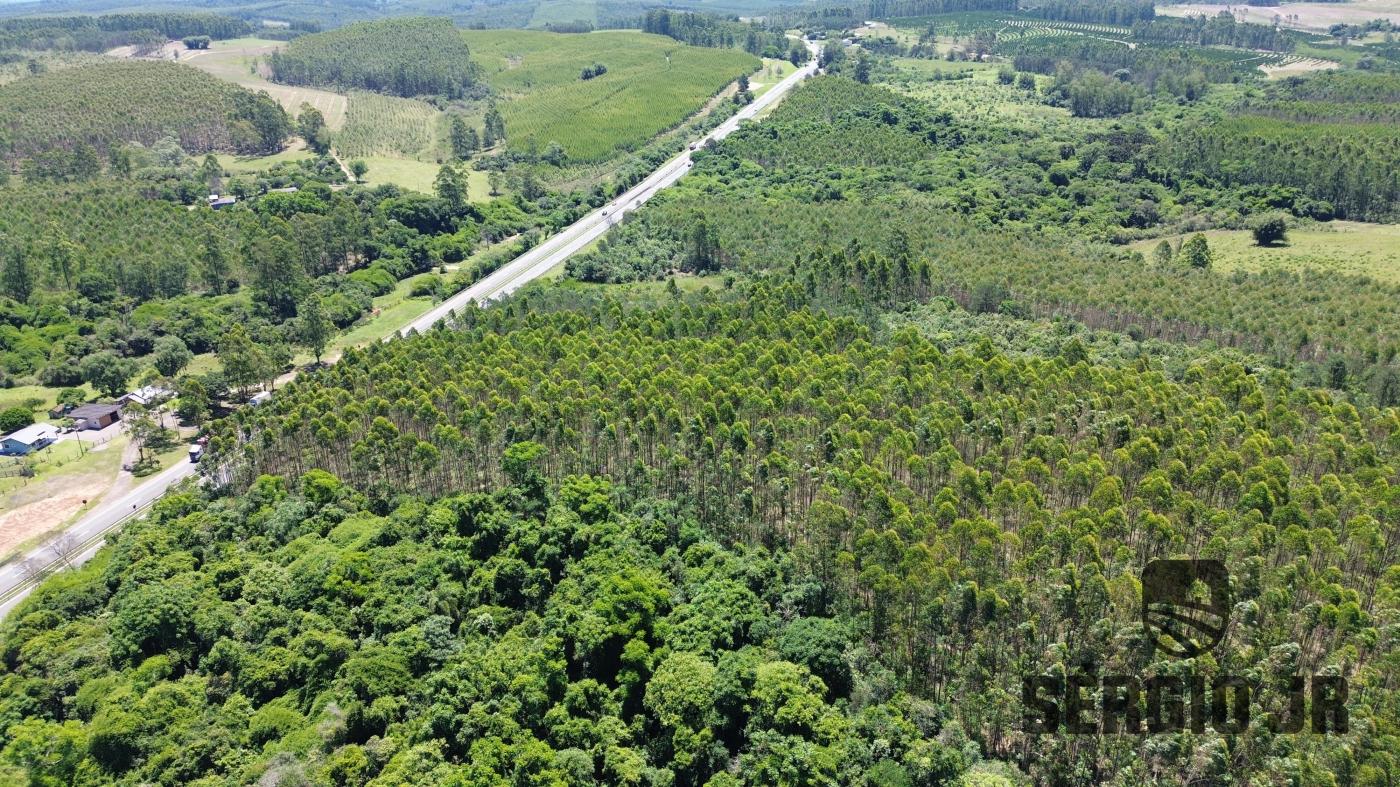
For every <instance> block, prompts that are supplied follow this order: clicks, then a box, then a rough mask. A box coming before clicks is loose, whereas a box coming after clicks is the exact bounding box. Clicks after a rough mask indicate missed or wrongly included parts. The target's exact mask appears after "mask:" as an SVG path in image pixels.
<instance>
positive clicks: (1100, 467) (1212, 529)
mask: <svg viewBox="0 0 1400 787" xmlns="http://www.w3.org/2000/svg"><path fill="white" fill-rule="evenodd" d="M805 300H806V298H805V296H804V295H802V293H801V291H800V290H799V289H798V288H795V287H792V286H790V285H783V284H775V285H772V286H769V285H756V286H755V287H754V288H753V289H751V290H747V291H745V292H744V293H742V295H741V297H738V298H736V299H734V300H732V301H729V300H727V299H721V300H720V301H719V302H707V301H706V300H705V299H704V298H702V299H701V300H700V301H697V302H685V303H672V304H671V305H666V306H660V307H656V308H651V309H636V308H627V307H624V306H622V305H620V304H618V303H617V302H615V301H612V300H610V299H608V300H599V301H580V300H578V299H576V298H562V299H561V298H560V297H558V296H547V295H543V294H542V295H536V296H534V297H531V298H528V299H526V300H523V301H520V302H516V303H513V304H511V305H508V306H505V307H502V308H499V309H495V310H492V311H487V312H475V311H473V312H469V313H467V314H465V315H461V316H460V317H459V322H460V323H461V325H462V328H461V330H460V331H447V332H433V333H430V334H428V335H426V336H423V337H419V338H416V339H413V340H411V341H408V342H403V343H397V344H391V345H383V346H378V345H377V346H375V347H373V348H371V349H369V350H366V351H363V352H356V353H354V354H353V355H349V356H347V357H346V358H345V359H344V360H343V361H342V362H341V363H340V364H337V365H336V366H335V367H333V368H332V369H329V370H326V371H324V372H322V373H321V374H319V375H317V376H316V378H315V379H314V380H306V381H299V382H296V383H294V384H292V385H291V386H289V387H287V388H285V389H284V390H283V391H282V392H281V393H280V394H279V395H278V397H277V398H276V399H275V400H274V401H273V403H271V404H270V405H268V406H265V407H263V408H259V409H257V410H252V411H246V412H244V413H240V414H239V416H237V417H235V418H233V419H230V420H227V421H223V422H220V423H219V424H218V425H217V428H216V431H215V438H214V440H213V441H212V443H211V450H212V451H214V452H215V458H216V461H220V462H222V464H221V466H222V467H224V468H225V471H226V472H227V473H228V474H229V479H230V481H231V483H232V484H233V485H234V488H237V489H242V488H245V486H246V485H247V484H249V483H252V482H253V480H254V479H255V478H256V477H257V476H259V475H261V474H265V473H271V474H276V475H282V476H285V477H288V478H295V477H297V476H299V475H301V474H303V473H306V472H309V471H311V470H313V469H323V470H326V471H329V472H331V473H333V474H335V475H336V476H338V477H340V478H343V479H345V480H346V481H347V482H348V483H349V484H350V485H351V486H354V487H356V488H358V489H362V490H364V491H365V492H366V493H367V494H368V495H369V497H370V499H371V500H380V501H384V502H383V503H381V505H385V504H388V502H389V501H391V500H393V499H394V498H395V495H399V494H401V493H403V492H405V491H413V492H416V493H418V494H423V495H427V496H436V495H439V494H444V493H447V492H449V491H452V490H463V489H466V490H482V491H487V490H490V489H492V488H495V487H497V486H498V485H500V484H501V483H507V482H509V480H510V478H511V476H510V471H509V470H508V468H509V467H510V466H511V462H512V461H513V457H515V456H516V453H515V452H516V451H517V450H518V449H512V448H511V446H512V445H513V444H516V443H519V442H520V441H532V442H535V443H538V444H539V445H540V446H542V450H540V451H539V453H538V458H537V460H536V461H537V462H538V466H539V468H540V471H541V472H542V473H543V474H544V475H545V476H546V477H547V478H565V477H567V476H570V475H576V474H591V475H602V476H607V477H610V478H613V479H614V482H615V483H616V484H618V485H619V486H625V487H626V488H628V489H630V490H634V492H633V493H634V494H640V495H643V496H646V495H651V494H655V495H658V496H660V497H663V498H666V499H669V500H672V501H677V502H679V503H681V504H682V505H683V506H685V507H686V510H688V511H691V512H693V515H694V516H695V517H696V518H697V520H698V522H699V523H700V524H701V525H703V526H705V527H707V528H708V529H710V530H711V532H716V533H720V534H723V536H724V538H725V539H727V540H730V541H734V542H739V543H746V544H761V545H767V546H769V547H775V548H777V549H778V550H780V551H787V550H792V554H793V559H794V560H795V561H796V562H797V565H798V566H799V567H800V568H801V571H802V573H803V574H804V575H806V576H810V577H811V578H812V579H813V581H815V582H816V583H817V585H818V587H820V588H821V590H820V591H819V592H820V593H821V594H823V595H824V596H825V597H826V598H829V600H830V603H831V604H832V607H833V609H835V610H838V611H839V612H840V613H841V615H842V616H843V617H849V618H851V619H853V620H855V621H858V622H859V626H860V627H861V629H860V630H861V632H862V634H863V636H864V637H865V638H866V639H865V641H866V647H868V648H869V649H870V650H871V652H872V656H873V658H875V659H876V661H877V662H878V663H879V664H880V665H881V667H883V668H884V669H888V670H889V671H890V679H891V680H894V681H896V685H898V686H903V687H906V688H909V689H911V690H914V691H916V692H917V693H918V694H919V695H920V696H923V697H926V698H929V699H931V700H932V701H933V702H935V703H938V704H940V705H943V706H945V707H946V708H947V713H948V714H949V719H950V721H951V720H956V722H957V723H958V725H959V727H960V728H961V729H963V730H966V731H968V733H969V734H970V735H972V736H974V737H975V738H976V739H977V740H978V743H979V746H980V748H981V750H982V751H984V752H989V753H992V754H993V755H994V756H996V757H999V758H1005V759H1018V758H1019V759H1022V761H1023V762H1026V763H1027V764H1028V765H1029V767H1030V768H1031V769H1032V773H1033V774H1034V775H1038V776H1040V777H1042V778H1045V779H1047V780H1051V781H1053V780H1055V779H1054V776H1053V775H1054V774H1061V775H1064V774H1067V773H1069V772H1071V771H1072V770H1073V769H1074V768H1076V767H1078V768H1087V769H1088V773H1098V774H1100V775H1101V776H1106V774H1107V773H1108V771H1110V770H1115V769H1123V768H1129V769H1132V772H1133V773H1135V774H1138V777H1139V778H1140V779H1142V780H1147V779H1153V780H1158V781H1161V782H1167V783H1178V782H1179V783H1187V782H1189V781H1191V780H1193V779H1198V778H1201V779H1208V780H1209V779H1221V778H1224V777H1225V773H1226V772H1233V773H1234V774H1235V775H1236V777H1239V776H1242V775H1243V774H1245V773H1254V774H1256V775H1258V774H1260V773H1280V772H1291V771H1292V769H1296V768H1304V769H1306V768H1319V769H1331V768H1339V767H1353V768H1356V767H1362V766H1363V765H1364V766H1366V767H1372V768H1386V767H1390V765H1391V763H1390V762H1389V759H1388V758H1389V757H1391V756H1393V744H1394V741H1393V738H1387V737H1386V736H1387V735H1392V734H1393V732H1390V731H1387V730H1391V731H1393V721H1392V720H1391V719H1390V718H1389V714H1391V713H1393V709H1394V705H1393V702H1392V700H1390V699H1383V698H1385V697H1388V695H1389V692H1392V691H1394V687H1393V685H1392V684H1391V682H1390V681H1389V679H1388V678H1387V677H1385V676H1386V674H1387V671H1388V670H1390V669H1392V668H1393V666H1394V660H1395V652H1394V642H1393V640H1392V639H1390V638H1388V637H1386V636H1384V635H1382V634H1381V633H1380V632H1381V630H1382V629H1383V628H1384V627H1385V626H1386V625H1387V622H1388V621H1389V620H1391V619H1392V618H1393V616H1394V614H1395V608H1394V605H1395V602H1396V596H1395V590H1396V589H1395V588H1394V587H1393V583H1392V582H1391V581H1390V580H1389V579H1386V578H1385V570H1386V567H1387V566H1389V565H1390V564H1392V563H1393V562H1394V559H1395V556H1396V550H1397V549H1400V543H1397V538H1396V532H1395V524H1396V516H1397V514H1398V513H1400V510H1398V509H1397V505H1400V497H1397V493H1396V491H1395V489H1396V486H1395V484H1396V481H1397V475H1396V468H1397V465H1396V456H1397V452H1400V420H1397V418H1396V411H1395V410H1394V409H1390V410H1383V411H1377V410H1374V409H1358V408H1356V407H1354V406H1353V405H1351V404H1348V403H1345V402H1340V401H1336V400H1333V399H1332V398H1330V397H1329V396H1327V395H1325V394H1322V393H1318V392H1311V391H1307V390H1304V389H1295V388H1293V387H1292V386H1291V385H1290V384H1289V383H1288V382H1287V381H1286V376H1283V375H1278V374H1274V373H1269V372H1263V371H1253V372H1251V371H1250V370H1248V369H1246V368H1244V367H1242V366H1240V365H1238V364H1231V363H1226V362H1216V361H1213V360H1207V361H1205V362H1202V363H1200V364H1199V365H1195V366H1193V367H1192V368H1191V369H1190V370H1189V371H1187V373H1186V374H1185V376H1184V378H1183V379H1181V380H1179V381H1171V380H1168V379H1166V378H1164V376H1163V375H1162V374H1161V373H1160V372H1158V371H1155V370H1153V369H1152V368H1151V367H1152V363H1151V361H1150V360H1146V362H1145V363H1141V364H1137V365H1124V366H1120V367H1107V366H1097V367H1091V366H1089V365H1088V364H1087V363H1085V362H1084V360H1083V356H1082V353H1083V352H1084V350H1083V347H1082V346H1079V348H1078V349H1077V350H1076V349H1074V347H1075V343H1073V342H1071V343H1069V344H1066V345H1065V346H1064V348H1063V350H1062V353H1061V355H1060V356H1059V357H1055V358H1049V359H1043V358H1042V359H1035V358H1031V359H1027V358H1017V357H1014V356H1007V355H1003V354H1001V353H998V352H996V351H994V350H990V349H987V350H985V351H971V352H970V351H968V350H962V349H960V350H955V351H952V352H949V353H944V352H941V351H940V350H939V349H938V347H937V346H936V345H935V344H933V343H932V342H930V341H929V340H927V339H925V338H923V337H921V336H919V335H918V334H916V333H915V332H913V331H910V330H903V331H901V332H899V333H897V334H894V335H877V334H872V333H871V332H870V331H869V330H868V329H866V328H863V327H861V326H860V325H859V324H858V323H857V322H855V321H852V320H849V319H845V318H837V317H833V316H827V315H823V314H821V313H818V312H812V311H809V310H807V309H806V308H804V302H805ZM254 489H256V485H255V486H254ZM1174 553H1189V554H1201V555H1208V556H1215V557H1219V558H1222V559H1225V560H1228V561H1229V562H1230V563H1231V565H1233V566H1238V569H1237V570H1238V571H1239V572H1240V576H1241V581H1246V580H1244V579H1243V578H1244V577H1249V579H1248V580H1247V585H1246V586H1245V587H1243V588H1241V591H1240V592H1241V593H1242V594H1243V595H1242V597H1241V598H1240V599H1239V600H1240V601H1241V602H1243V603H1246V604H1247V605H1249V606H1250V608H1251V609H1255V610H1257V614H1253V615H1248V616H1246V618H1245V620H1244V621H1242V622H1241V623H1240V624H1239V626H1240V628H1239V630H1238V631H1236V632H1235V635H1234V636H1236V637H1238V638H1237V639H1234V640H1232V647H1231V648H1229V649H1227V650H1224V651H1222V655H1221V656H1220V658H1221V663H1220V664H1219V665H1218V666H1219V668H1220V669H1221V670H1228V671H1231V672H1237V671H1243V672H1245V673H1248V674H1251V675H1255V676H1257V677H1258V678H1259V679H1261V680H1272V679H1273V678H1274V677H1275V676H1277V675H1281V674H1292V672H1293V671H1294V669H1295V668H1296V669H1298V670H1301V671H1304V672H1312V671H1316V670H1320V669H1325V668H1329V667H1330V668H1334V669H1342V670H1346V671H1347V673H1346V674H1347V675H1348V676H1349V678H1350V679H1351V680H1352V686H1353V691H1357V690H1358V689H1360V690H1361V691H1360V692H1359V694H1357V695H1354V696H1359V697H1369V698H1370V700H1373V701H1374V704H1372V703H1371V702H1370V701H1364V702H1363V703H1361V704H1358V705H1357V706H1356V709H1355V710H1354V711H1353V713H1354V714H1359V715H1355V716H1353V718H1354V719H1356V720H1357V721H1358V722H1359V721H1360V719H1361V717H1362V715H1364V714H1371V713H1375V714H1383V715H1382V716H1378V717H1376V721H1375V723H1374V724H1371V723H1357V724H1355V725H1354V726H1353V730H1356V731H1357V735H1358V736H1359V737H1354V738H1349V739H1348V740H1347V744H1346V745H1342V742H1341V741H1340V740H1336V739H1325V738H1320V737H1319V738H1313V739H1309V740H1308V742H1307V746H1306V748H1304V749H1301V750H1298V751H1295V752H1294V753H1293V754H1290V753H1289V751H1288V748H1287V746H1288V745H1291V744H1283V743H1282V742H1276V741H1271V740H1270V739H1269V738H1268V736H1267V734H1266V733H1264V732H1263V731H1262V729H1261V730H1260V731H1259V733H1258V735H1257V737H1256V735H1255V734H1253V733H1249V734H1246V735H1244V736H1241V737H1240V738H1238V739H1235V740H1234V741H1233V742H1230V743H1229V744H1227V743H1226V741H1224V740H1220V741H1219V742H1218V745H1222V746H1223V745H1229V746H1230V747H1231V750H1232V751H1233V752H1234V755H1233V756H1232V757H1230V758H1221V759H1220V760H1219V761H1207V762H1206V763H1202V762H1200V761H1193V758H1192V757H1191V752H1192V751H1193V748H1194V747H1201V746H1204V747H1206V748H1210V747H1211V746H1212V745H1217V744H1212V743H1210V742H1209V741H1206V740H1197V741H1195V742H1193V743H1190V744H1187V742H1186V741H1185V740H1181V741H1179V742H1178V743H1179V744H1180V745H1179V746H1178V747H1177V748H1175V749H1166V750H1164V751H1161V752H1159V753H1158V755H1157V756H1156V757H1154V758H1151V759H1147V760H1137V759H1136V758H1135V757H1133V756H1131V755H1132V754H1133V750H1134V748H1135V744H1133V743H1132V742H1130V741H1119V742H1107V743H1104V744H1102V745H1101V746H1100V747H1097V748H1096V747H1095V746H1094V745H1093V744H1092V743H1088V742H1086V743H1087V744H1088V745H1085V746H1080V747H1076V748H1075V749H1074V750H1064V749H1062V748H1060V747H1057V746H1055V745H1054V744H1053V743H1052V742H1050V741H1048V740H1045V741H1040V742H1037V740H1036V739H1033V738H1026V737H1024V736H1022V735H1020V734H1019V733H1018V729H1019V723H1020V709H1019V708H1018V707H1017V706H1016V704H1015V700H1014V699H1013V698H1014V697H1016V696H1017V692H1018V691H1019V677H1018V676H1020V675H1023V674H1030V673H1036V674H1038V673H1040V672H1041V671H1044V670H1050V671H1056V670H1062V669H1065V668H1066V665H1067V664H1068V663H1069V660H1073V659H1085V660H1088V661H1092V662H1095V663H1099V664H1105V665H1115V666H1116V667H1118V668H1120V669H1130V670H1133V671H1138V670H1142V669H1146V668H1149V667H1150V664H1151V656H1150V647H1147V648H1144V647H1143V645H1142V644H1141V639H1140V634H1139V633H1138V632H1140V629H1138V628H1136V627H1137V626H1138V623H1137V620H1138V617H1137V615H1138V610H1137V606H1136V605H1137V603H1138V602H1137V600H1136V599H1137V597H1136V593H1135V587H1134V584H1133V577H1135V575H1136V574H1137V572H1138V570H1139V569H1140V567H1141V564H1142V562H1143V561H1145V560H1147V559H1150V558H1152V557H1157V556H1166V555H1169V554H1174ZM725 619H726V620H729V619H732V618H729V617H725ZM1368 629H1374V632H1372V633H1368ZM1054 643H1065V644H1064V645H1062V646H1061V647H1060V648H1053V647H1051V646H1052V644H1054ZM1056 653H1059V654H1060V655H1058V656H1056V655H1053V654H1056ZM1201 666H1204V665H1201V664H1198V667H1201ZM1362 687H1364V688H1362ZM1366 731H1371V732H1366ZM1373 736H1376V737H1373ZM1109 740H1110V741H1111V740H1112V739H1109ZM1276 747H1278V748H1276ZM1173 751H1175V752H1176V753H1175V754H1173ZM1304 752H1306V754H1304ZM1387 752H1389V753H1387ZM1295 757H1296V758H1297V759H1294V758H1295ZM1275 758H1282V760H1288V761H1290V762H1291V764H1288V765H1285V764H1284V763H1283V762H1282V761H1281V760H1278V759H1275ZM1339 758H1341V759H1339ZM1352 758H1354V759H1352ZM1344 761H1346V762H1349V763H1350V765H1347V766H1343V762H1344ZM1280 768H1282V769H1284V770H1283V771H1279V770H1277V769H1280Z"/></svg>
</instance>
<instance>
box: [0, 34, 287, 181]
mask: <svg viewBox="0 0 1400 787" xmlns="http://www.w3.org/2000/svg"><path fill="white" fill-rule="evenodd" d="M0 129H3V133H0V157H3V158H4V159H6V160H8V161H10V162H16V161H19V160H24V159H29V158H32V157H38V156H40V155H41V154H42V155H44V156H49V157H53V156H55V155H60V156H65V157H71V156H76V155H78V154H80V153H83V152H84V151H86V152H87V154H88V155H92V154H93V149H95V152H96V156H101V157H102V158H106V157H107V155H108V153H109V152H110V151H111V149H113V148H114V147H116V146H118V145H119V144H120V143H125V142H139V143H141V144H142V145H151V144H153V143H155V142H156V141H158V140H160V139H161V138H163V137H174V138H175V139H176V140H177V141H178V142H179V143H180V146H181V147H182V148H184V149H185V150H186V151H188V152H190V153H204V152H207V151H211V150H220V151H229V152H234V151H237V152H240V153H249V154H256V153H272V152H275V151H277V150H280V149H281V148H282V145H283V143H284V142H285V140H286V137H287V135H288V134H290V133H291V121H290V120H289V119H288V118H287V115H286V113H285V112H284V111H283V110H282V107H281V106H280V105H279V104H278V103H277V102H276V101H274V100H273V99H271V98H270V97H268V95H267V94H266V93H258V94H254V93H252V92H250V91H248V90H246V89H244V88H242V87H239V86H238V85H234V84H232V83H230V82H226V81H224V80H221V79H218V78H216V77H213V76H210V75H208V74H206V73H204V72H202V71H200V70H198V69H194V68H186V67H184V66H179V65H176V64H173V63H164V62H152V61H114V62H110V63H100V64H94V65H85V66H79V67H75V68H66V69H61V70H56V71H50V72H48V73H45V74H41V75H38V76H35V77H31V78H27V79H21V80H18V81H16V82H12V83H10V84H8V85H3V86H0ZM85 146H86V147H85ZM63 166H64V171H65V175H67V174H72V175H73V176H74V177H75V178H76V179H79V180H85V179H89V178H91V177H92V176H94V175H96V174H97V169H98V168H100V162H98V161H97V159H96V157H93V160H92V163H91V164H90V165H88V166H86V167H84V166H81V165H79V164H74V163H73V162H72V161H71V159H67V158H65V160H64V162H63Z"/></svg>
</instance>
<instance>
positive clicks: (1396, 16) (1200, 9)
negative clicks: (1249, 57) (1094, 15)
mask: <svg viewBox="0 0 1400 787" xmlns="http://www.w3.org/2000/svg"><path fill="white" fill-rule="evenodd" d="M1221 11H1229V12H1230V13H1232V14H1234V15H1235V19H1238V20H1240V21H1244V22H1254V23H1256V24H1263V25H1271V24H1274V21H1275V19H1277V20H1279V22H1280V23H1281V24H1282V25H1283V26H1284V27H1292V28H1297V29H1300V30H1317V31H1322V32H1326V30H1327V28H1329V27H1331V26H1332V25H1335V24H1338V23H1345V24H1349V25H1354V24H1361V23H1363V22H1369V21H1370V20H1372V19H1389V20H1391V21H1392V22H1400V0H1355V1H1354V2H1349V3H1288V4H1287V5H1281V6H1253V5H1244V4H1243V3H1241V4H1238V5H1233V4H1225V5H1222V4H1212V3H1186V4H1182V5H1159V6H1157V13H1159V14H1162V15H1163V16H1201V15H1205V16H1215V15H1216V14H1218V13H1220V12H1221Z"/></svg>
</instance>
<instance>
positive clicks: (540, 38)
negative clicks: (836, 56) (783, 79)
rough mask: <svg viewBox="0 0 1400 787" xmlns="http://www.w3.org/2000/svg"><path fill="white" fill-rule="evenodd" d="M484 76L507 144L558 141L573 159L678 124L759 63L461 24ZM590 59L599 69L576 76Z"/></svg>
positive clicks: (596, 155)
mask: <svg viewBox="0 0 1400 787" xmlns="http://www.w3.org/2000/svg"><path fill="white" fill-rule="evenodd" d="M463 35H465V36H466V39H467V46H468V47H469V48H470V49H471V50H472V58H473V59H474V60H476V61H477V62H478V63H480V64H481V66H482V69H483V74H484V77H485V79H486V82H487V83H488V84H489V85H490V86H491V87H492V88H494V89H495V90H496V91H497V92H498V94H499V95H501V96H502V100H501V101H500V109H501V114H502V115H503V116H504V118H505V124H506V138H507V142H508V144H510V145H512V146H515V145H520V146H527V145H529V144H530V143H531V141H533V143H534V144H535V145H536V146H538V147H539V148H540V149H543V148H545V147H546V146H547V145H548V144H549V143H550V142H558V143H559V144H560V145H562V146H563V147H564V150H565V152H566V153H568V155H569V156H570V158H572V159H574V160H578V161H593V160H600V159H606V158H609V157H611V156H613V155H616V154H617V153H620V152H626V151H630V150H635V149H636V148H638V147H640V146H641V145H642V144H644V143H645V142H646V141H647V140H649V139H651V138H652V137H654V136H656V135H657V134H658V133H660V132H662V131H665V130H666V129H669V128H671V127H673V126H675V125H676V124H678V123H680V122H682V121H683V120H684V119H685V118H686V117H688V116H689V115H691V114H692V113H694V112H695V111H697V110H698V109H700V107H701V106H703V105H704V103H705V101H706V99H708V98H709V97H710V96H712V95H714V94H715V93H717V92H719V91H720V90H721V89H722V88H724V86H725V85H727V84H728V83H730V82H732V81H733V80H735V79H737V78H738V77H739V75H740V74H743V73H752V72H754V71H757V70H758V69H759V67H760V65H761V61H760V60H759V59H758V58H756V57H753V56H752V55H748V54H745V53H743V52H739V51H736V50H721V49H706V48H701V47H692V46H687V45H685V44H680V43H677V42H676V41H674V40H672V39H670V38H665V37H663V36H656V35H649V34H646V33H636V32H622V31H608V32H599V33H590V34H584V35H569V34H559V33H546V32H539V31H527V30H489V31H488V30H467V31H464V32H463ZM594 63H601V64H603V65H604V66H606V67H607V73H606V74H604V75H603V76H600V77H595V78H593V79H590V80H582V79H580V78H579V72H580V71H582V70H583V69H584V68H586V67H588V66H591V65H592V64H594Z"/></svg>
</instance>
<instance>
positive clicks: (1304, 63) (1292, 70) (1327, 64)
mask: <svg viewBox="0 0 1400 787" xmlns="http://www.w3.org/2000/svg"><path fill="white" fill-rule="evenodd" d="M1334 68H1341V64H1340V63H1337V62H1335V61H1332V60H1318V59H1316V58H1311V57H1310V58H1306V59H1303V60H1297V61H1294V62H1291V63H1290V62H1284V63H1273V64H1271V65H1266V66H1260V67H1259V70H1260V71H1263V72H1264V73H1265V74H1268V75H1269V77H1270V78H1274V77H1277V78H1282V77H1289V76H1296V75H1298V74H1306V73H1308V72H1310V71H1331V70H1332V69H1334Z"/></svg>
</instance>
